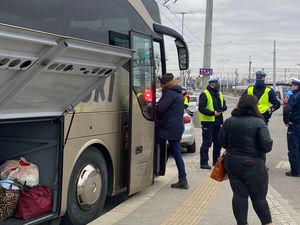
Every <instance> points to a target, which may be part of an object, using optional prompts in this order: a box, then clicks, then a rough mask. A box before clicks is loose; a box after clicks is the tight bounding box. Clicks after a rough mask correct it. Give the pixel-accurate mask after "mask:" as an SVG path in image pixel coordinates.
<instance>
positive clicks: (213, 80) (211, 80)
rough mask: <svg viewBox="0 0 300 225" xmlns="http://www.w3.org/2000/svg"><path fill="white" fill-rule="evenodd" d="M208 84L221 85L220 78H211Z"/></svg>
mask: <svg viewBox="0 0 300 225" xmlns="http://www.w3.org/2000/svg"><path fill="white" fill-rule="evenodd" d="M208 83H209V84H211V83H215V84H216V83H219V78H218V77H216V76H211V77H210V79H209V80H208Z"/></svg>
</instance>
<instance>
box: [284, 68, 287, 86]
mask: <svg viewBox="0 0 300 225" xmlns="http://www.w3.org/2000/svg"><path fill="white" fill-rule="evenodd" d="M286 70H287V69H286V68H284V83H286Z"/></svg>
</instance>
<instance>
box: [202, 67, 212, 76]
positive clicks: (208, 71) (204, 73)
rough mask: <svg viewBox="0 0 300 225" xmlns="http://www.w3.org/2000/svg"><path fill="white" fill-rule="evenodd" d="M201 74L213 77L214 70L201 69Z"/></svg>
mask: <svg viewBox="0 0 300 225" xmlns="http://www.w3.org/2000/svg"><path fill="white" fill-rule="evenodd" d="M199 74H200V75H212V74H213V69H212V68H200V70H199Z"/></svg>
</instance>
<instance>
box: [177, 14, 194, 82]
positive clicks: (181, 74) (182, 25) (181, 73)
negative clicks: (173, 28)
mask: <svg viewBox="0 0 300 225" xmlns="http://www.w3.org/2000/svg"><path fill="white" fill-rule="evenodd" d="M174 13H176V14H181V16H182V17H181V36H182V37H183V28H184V15H185V14H189V13H192V12H191V11H188V12H174ZM180 83H181V86H185V76H184V71H183V70H181V71H180Z"/></svg>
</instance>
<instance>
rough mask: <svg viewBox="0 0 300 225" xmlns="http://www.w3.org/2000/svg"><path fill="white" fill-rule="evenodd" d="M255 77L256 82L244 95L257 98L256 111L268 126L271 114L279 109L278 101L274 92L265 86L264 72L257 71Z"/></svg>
mask: <svg viewBox="0 0 300 225" xmlns="http://www.w3.org/2000/svg"><path fill="white" fill-rule="evenodd" d="M255 75H256V81H255V84H254V86H250V87H248V89H247V90H246V91H245V93H244V94H248V95H255V96H256V97H257V100H258V104H257V107H258V111H259V112H260V113H261V114H262V115H263V117H264V120H265V122H266V124H268V122H269V119H270V118H271V116H272V113H273V112H274V111H275V110H277V109H279V108H280V101H278V99H277V96H276V94H275V91H274V90H273V89H272V88H270V87H267V86H266V85H265V78H266V75H267V74H266V73H265V72H264V71H257V72H256V73H255Z"/></svg>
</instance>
